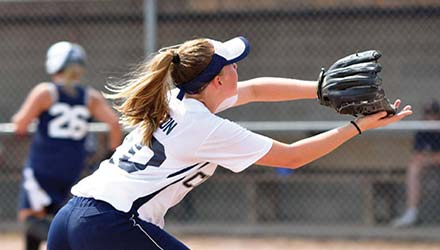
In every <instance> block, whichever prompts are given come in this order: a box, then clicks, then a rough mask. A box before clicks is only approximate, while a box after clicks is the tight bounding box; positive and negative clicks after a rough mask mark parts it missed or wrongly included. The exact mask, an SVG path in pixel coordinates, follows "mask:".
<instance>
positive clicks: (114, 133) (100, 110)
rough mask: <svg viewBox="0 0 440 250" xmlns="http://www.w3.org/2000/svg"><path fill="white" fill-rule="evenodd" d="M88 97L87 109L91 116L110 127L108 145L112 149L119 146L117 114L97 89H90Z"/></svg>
mask: <svg viewBox="0 0 440 250" xmlns="http://www.w3.org/2000/svg"><path fill="white" fill-rule="evenodd" d="M89 98H90V99H89V110H90V112H91V113H92V116H93V117H95V118H96V119H97V120H98V121H100V122H104V123H106V124H107V125H108V127H109V129H110V131H109V141H108V147H109V149H110V150H112V151H113V150H115V149H116V148H117V147H118V146H119V144H120V143H121V140H122V129H121V126H120V125H119V119H118V116H117V115H116V113H115V112H114V111H113V110H112V109H111V107H110V106H109V105H108V103H107V101H106V100H105V99H104V97H103V96H102V95H101V93H99V92H98V91H97V90H95V89H90V90H89Z"/></svg>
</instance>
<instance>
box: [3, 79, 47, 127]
mask: <svg viewBox="0 0 440 250" xmlns="http://www.w3.org/2000/svg"><path fill="white" fill-rule="evenodd" d="M52 102H53V100H52V95H51V91H50V86H49V83H40V84H38V85H37V86H35V87H34V88H33V89H32V90H31V91H30V93H29V94H28V96H27V97H26V99H25V101H24V102H23V104H22V105H21V107H20V109H19V110H18V111H17V113H16V114H15V115H14V116H12V119H11V120H12V123H13V124H14V126H15V133H16V134H18V135H25V134H26V133H27V131H28V126H29V124H30V123H31V122H32V121H33V120H34V119H35V118H37V117H38V116H39V115H40V114H41V113H42V112H43V111H45V110H47V109H48V108H49V107H50V105H52Z"/></svg>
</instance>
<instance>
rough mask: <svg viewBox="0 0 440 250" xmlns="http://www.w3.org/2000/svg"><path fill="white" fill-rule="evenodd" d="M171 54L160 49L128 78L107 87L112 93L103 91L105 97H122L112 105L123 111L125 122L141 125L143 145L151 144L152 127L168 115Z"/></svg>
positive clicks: (127, 124) (126, 123)
mask: <svg viewBox="0 0 440 250" xmlns="http://www.w3.org/2000/svg"><path fill="white" fill-rule="evenodd" d="M172 58H173V54H172V53H171V51H167V52H165V53H159V54H157V55H156V56H154V57H153V58H152V59H151V60H150V61H149V62H147V63H144V64H141V65H140V66H139V67H138V69H137V70H136V71H135V72H134V73H132V74H131V76H132V78H131V79H129V80H127V81H125V82H123V83H122V84H121V85H116V84H112V85H109V86H108V87H107V88H108V89H109V90H110V91H111V92H113V94H105V97H107V98H109V99H122V100H123V101H122V103H121V104H119V105H116V106H115V108H116V109H117V110H118V111H119V112H121V113H122V117H121V121H122V123H123V124H124V125H126V126H136V125H138V124H139V125H140V127H141V130H142V131H143V138H142V143H143V144H144V145H149V144H150V142H151V138H152V136H153V133H154V131H155V130H156V129H157V128H158V127H159V125H160V124H161V123H162V122H163V121H164V120H166V119H167V118H168V113H169V108H168V99H167V98H168V92H169V91H170V84H171V77H170V72H169V68H170V66H171V60H172Z"/></svg>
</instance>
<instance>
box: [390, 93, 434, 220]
mask: <svg viewBox="0 0 440 250" xmlns="http://www.w3.org/2000/svg"><path fill="white" fill-rule="evenodd" d="M423 111H424V112H423V116H424V119H425V120H440V104H439V103H438V102H437V101H436V100H432V101H431V102H429V103H427V104H426V105H425V107H424V110H423ZM430 166H440V131H418V132H417V133H416V135H415V140H414V153H413V155H412V157H411V160H410V162H409V165H408V172H407V179H406V210H405V211H404V213H403V214H402V216H401V217H399V218H397V219H395V220H394V221H393V222H392V226H393V227H407V226H412V225H415V224H416V223H417V222H418V214H419V211H418V207H419V204H420V193H421V192H420V190H421V183H420V180H421V174H422V172H423V170H424V169H425V168H426V167H430Z"/></svg>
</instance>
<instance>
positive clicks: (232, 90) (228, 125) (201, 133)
mask: <svg viewBox="0 0 440 250" xmlns="http://www.w3.org/2000/svg"><path fill="white" fill-rule="evenodd" d="M248 52H249V45H248V42H247V40H246V39H245V38H243V37H237V38H234V39H231V40H229V41H227V42H224V43H222V42H219V41H215V40H208V39H195V40H191V41H188V42H185V43H184V44H182V45H180V46H173V47H171V48H164V49H162V50H160V51H159V53H157V54H155V55H154V56H153V57H152V58H151V60H149V61H147V62H146V63H145V64H141V65H140V67H139V70H138V71H137V73H135V74H132V75H131V76H133V77H132V79H129V80H128V81H127V82H126V85H122V87H121V86H116V87H115V88H114V94H113V95H109V97H110V98H112V99H117V100H121V102H120V103H119V106H118V110H119V111H120V112H121V113H122V115H123V117H122V120H123V121H124V122H125V124H126V125H129V126H133V127H134V130H133V131H132V132H130V134H128V135H127V136H126V138H125V140H124V142H123V143H122V145H121V146H119V147H118V149H117V150H116V152H115V153H114V154H113V156H112V157H111V158H110V159H108V160H105V161H103V162H102V163H101V165H100V167H99V169H98V170H96V171H95V172H94V173H93V174H92V175H91V176H88V177H86V178H84V179H83V180H81V181H80V182H79V183H78V184H76V185H75V186H74V187H73V188H72V193H73V194H74V197H73V198H72V199H71V200H70V201H69V202H68V203H67V204H66V205H65V206H64V207H63V208H62V209H61V210H60V212H59V213H58V214H57V215H56V216H55V219H54V221H53V223H52V225H51V227H50V230H49V239H48V249H49V250H62V249H69V250H79V249H94V250H100V249H106V250H111V249H130V250H136V249H143V250H145V249H167V250H170V249H188V248H187V247H186V246H185V245H184V244H183V243H182V242H180V241H179V240H177V239H176V238H174V237H173V236H172V235H170V234H168V233H167V232H166V231H164V230H163V229H162V228H163V226H164V216H165V213H166V212H167V210H168V209H169V208H170V207H172V206H174V205H176V204H177V203H179V202H180V201H181V200H182V199H183V198H184V196H185V195H186V194H187V193H188V192H189V191H191V190H192V189H193V188H194V187H196V186H197V185H199V184H201V183H202V182H204V181H205V180H206V179H207V178H208V177H210V176H211V175H212V174H213V173H214V171H215V169H216V168H217V165H221V166H222V167H224V168H227V169H230V170H232V171H234V172H240V171H243V170H245V169H246V168H248V167H249V166H251V165H252V164H254V163H257V164H260V165H266V166H275V167H278V166H283V167H288V168H299V167H301V166H303V165H305V164H307V163H309V162H311V161H313V160H315V159H318V158H319V157H322V156H323V155H326V154H328V153H329V152H331V151H332V150H334V149H336V148H337V147H339V146H340V145H341V144H343V143H344V142H346V141H347V140H349V139H350V138H352V137H354V136H356V135H357V134H358V133H360V132H361V131H366V130H369V129H373V128H376V127H380V126H385V125H388V124H390V123H393V122H396V121H398V120H400V119H402V118H404V117H405V116H407V115H410V114H411V113H412V111H411V107H410V106H406V107H405V108H404V109H403V111H402V112H400V113H398V114H396V115H394V116H390V117H386V112H379V113H376V114H374V115H370V116H366V117H363V118H359V119H357V120H356V123H357V124H351V123H347V124H346V125H344V126H341V127H339V128H336V129H333V130H331V131H328V132H325V133H322V134H319V135H317V136H314V137H310V138H307V139H305V140H301V141H298V142H296V143H293V144H284V143H281V142H278V141H274V140H272V139H271V138H268V137H265V136H262V135H259V134H256V133H253V132H251V131H249V130H247V129H245V128H243V127H241V126H239V125H238V124H236V123H234V122H231V121H229V120H226V119H223V118H221V117H219V116H217V115H215V113H217V112H220V111H222V110H225V109H227V108H230V107H232V106H239V105H242V104H246V103H250V102H257V101H267V102H269V101H273V102H275V101H286V100H294V99H301V98H303V99H314V98H317V82H316V81H300V80H294V79H286V78H272V77H265V78H256V79H252V80H248V81H244V82H238V76H237V64H236V62H238V61H240V60H241V59H243V58H244V57H246V55H247V54H248ZM172 84H175V85H176V87H177V89H174V90H172V91H170V85H172ZM395 104H396V105H397V106H399V104H400V101H397V102H396V103H395ZM355 125H356V126H355ZM357 126H358V127H359V131H358V130H357V128H356V127H357Z"/></svg>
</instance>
